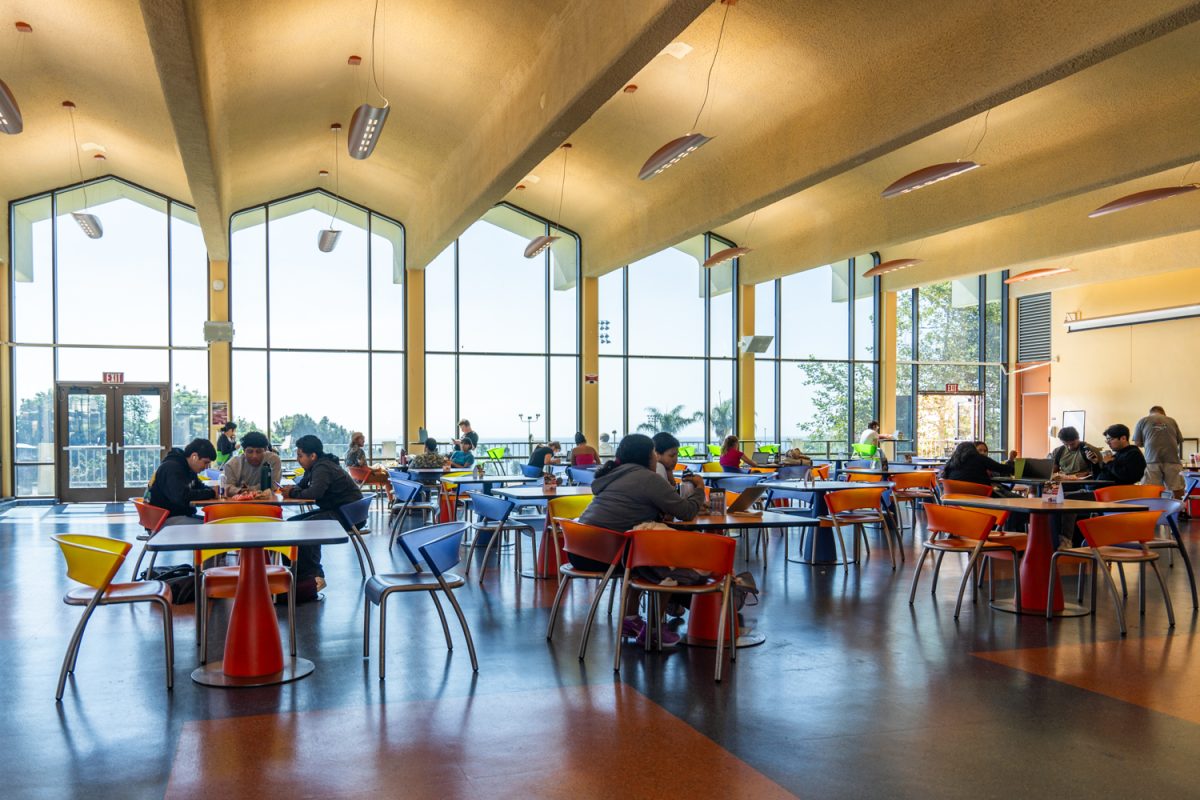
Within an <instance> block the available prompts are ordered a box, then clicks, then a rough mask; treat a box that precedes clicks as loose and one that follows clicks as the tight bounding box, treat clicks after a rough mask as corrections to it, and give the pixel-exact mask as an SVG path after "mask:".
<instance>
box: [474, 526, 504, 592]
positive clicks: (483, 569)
mask: <svg viewBox="0 0 1200 800" xmlns="http://www.w3.org/2000/svg"><path fill="white" fill-rule="evenodd" d="M475 535H476V536H478V535H479V531H476V532H475ZM503 535H504V533H503V531H501V530H500V529H499V528H497V529H496V530H495V531H493V532H492V538H490V539H488V543H487V547H485V548H483V560H482V561H480V562H479V585H480V586H482V585H483V576H484V575H485V574H486V573H487V563H488V555H490V554H491V552H492V548H493V547H495V546H496V540H497V539H499V538H500V537H501V536H503ZM496 558H497V559H499V558H500V553H499V551H497V552H496Z"/></svg>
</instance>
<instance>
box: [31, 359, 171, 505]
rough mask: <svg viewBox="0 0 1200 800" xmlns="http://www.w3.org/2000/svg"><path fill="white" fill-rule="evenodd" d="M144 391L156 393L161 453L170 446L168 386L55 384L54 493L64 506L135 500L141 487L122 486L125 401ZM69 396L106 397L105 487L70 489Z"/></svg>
mask: <svg viewBox="0 0 1200 800" xmlns="http://www.w3.org/2000/svg"><path fill="white" fill-rule="evenodd" d="M147 390H157V391H158V396H159V416H158V419H159V441H160V443H161V452H165V451H166V450H167V449H169V448H170V446H171V386H170V384H167V383H116V384H112V383H94V382H88V381H60V382H58V383H56V384H55V385H54V454H55V459H54V493H55V496H56V497H57V498H58V500H59V501H60V502H63V503H107V502H119V501H124V500H128V499H130V498H131V497H137V496H139V495H141V493H142V492H143V491H144V487H136V486H135V487H126V486H125V479H124V478H125V456H124V450H125V415H124V413H123V412H124V407H125V404H124V398H125V397H127V396H131V395H145V394H148V393H149V392H147ZM72 393H87V394H94V395H102V396H105V397H107V398H108V402H107V406H106V425H105V438H106V440H107V441H106V442H105V445H106V450H107V453H106V455H105V466H106V470H107V475H108V484H107V485H106V486H104V487H103V488H92V489H71V488H70V474H69V471H70V459H69V458H66V457H65V454H66V452H67V446H68V442H67V429H68V422H67V420H68V409H67V397H68V396H69V395H70V394H72Z"/></svg>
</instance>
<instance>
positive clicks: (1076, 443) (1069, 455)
mask: <svg viewBox="0 0 1200 800" xmlns="http://www.w3.org/2000/svg"><path fill="white" fill-rule="evenodd" d="M1058 440H1059V441H1060V442H1062V444H1061V445H1059V446H1058V447H1056V448H1054V449H1053V450H1051V451H1050V455H1049V456H1047V458H1049V459H1050V462H1051V467H1050V469H1051V472H1052V473H1053V477H1055V478H1059V479H1061V478H1090V477H1091V476H1092V456H1095V457H1096V458H1099V457H1100V451H1099V450H1098V449H1097V448H1095V447H1093V446H1092V445H1090V444H1088V443H1087V442H1085V441H1083V440H1082V439H1080V438H1079V431H1077V430H1075V429H1074V428H1072V427H1071V426H1070V425H1068V426H1067V427H1065V428H1062V429H1061V430H1059V432H1058Z"/></svg>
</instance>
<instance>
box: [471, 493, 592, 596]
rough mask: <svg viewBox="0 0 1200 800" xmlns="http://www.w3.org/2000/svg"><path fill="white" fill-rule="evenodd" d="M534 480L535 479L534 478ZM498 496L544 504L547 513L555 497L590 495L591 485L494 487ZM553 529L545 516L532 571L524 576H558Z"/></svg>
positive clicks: (535, 504) (540, 578)
mask: <svg viewBox="0 0 1200 800" xmlns="http://www.w3.org/2000/svg"><path fill="white" fill-rule="evenodd" d="M534 480H537V479H536V478H534ZM494 494H496V495H497V496H499V497H506V498H508V499H509V500H513V501H515V502H516V503H517V504H518V505H523V506H525V505H528V506H537V507H538V508H541V507H542V506H546V509H547V512H546V513H547V514H549V508H550V501H551V500H553V499H554V498H556V497H579V496H585V497H586V496H591V494H592V487H591V485H583V486H557V487H555V488H554V489H547V488H545V487H544V486H540V485H539V486H515V487H511V488H503V489H496V490H495V491H494ZM554 535H555V534H554V531H553V530H552V529H551V526H550V520H549V519H548V518H547V520H546V525H545V527H544V528H542V541H541V543H540V547H539V546H536V545H535V547H534V554H533V563H534V568H533V571H532V572H528V571H526V572H522V573H521V575H522V576H523V577H526V578H536V579H539V580H547V579H549V578H557V577H558V567H559V565H558V564H557V563H556V559H555V558H554V555H555V550H554V542H553V541H551V540H550V537H551V536H554Z"/></svg>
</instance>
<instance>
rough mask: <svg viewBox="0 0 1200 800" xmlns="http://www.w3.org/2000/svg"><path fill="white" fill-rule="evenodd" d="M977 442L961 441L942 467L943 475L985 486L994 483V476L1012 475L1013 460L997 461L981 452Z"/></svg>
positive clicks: (951, 478) (954, 479) (946, 477)
mask: <svg viewBox="0 0 1200 800" xmlns="http://www.w3.org/2000/svg"><path fill="white" fill-rule="evenodd" d="M977 445H978V443H977V442H960V443H959V445H958V447H955V448H954V452H953V453H952V454H951V455H950V460H949V461H947V462H946V466H945V467H944V468H943V469H942V477H943V478H945V479H946V480H951V481H965V482H967V483H978V484H982V485H984V486H991V485H992V476H1000V475H1012V474H1013V462H1012V460H1011V459H1010V460H1009V461H1006V462H1004V463H1003V464H1002V463H1000V462H999V461H995V460H993V459H991V458H988V457H987V456H986V455H985V454H983V453H981V452H979V449H980V448H979V447H977Z"/></svg>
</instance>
